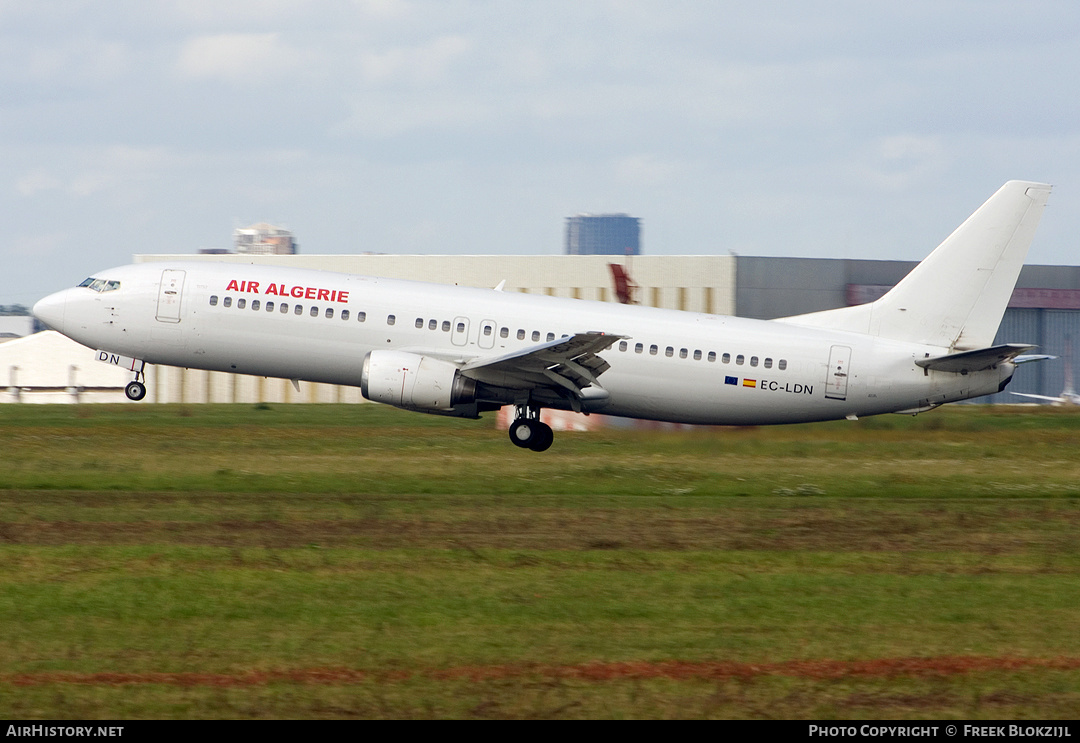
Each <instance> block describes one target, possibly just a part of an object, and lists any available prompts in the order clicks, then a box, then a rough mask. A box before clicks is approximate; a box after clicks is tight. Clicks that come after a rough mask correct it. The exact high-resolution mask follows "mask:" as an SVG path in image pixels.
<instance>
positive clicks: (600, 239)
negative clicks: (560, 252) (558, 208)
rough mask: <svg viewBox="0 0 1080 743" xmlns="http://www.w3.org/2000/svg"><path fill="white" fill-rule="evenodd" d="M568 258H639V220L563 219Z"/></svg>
mask: <svg viewBox="0 0 1080 743" xmlns="http://www.w3.org/2000/svg"><path fill="white" fill-rule="evenodd" d="M566 254H567V255H641V220H640V219H638V218H637V217H631V216H629V215H626V214H576V215H574V216H573V217H567V218H566Z"/></svg>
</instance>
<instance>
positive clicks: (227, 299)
mask: <svg viewBox="0 0 1080 743" xmlns="http://www.w3.org/2000/svg"><path fill="white" fill-rule="evenodd" d="M222 304H223V305H225V306H226V307H232V297H225V301H224V302H222Z"/></svg>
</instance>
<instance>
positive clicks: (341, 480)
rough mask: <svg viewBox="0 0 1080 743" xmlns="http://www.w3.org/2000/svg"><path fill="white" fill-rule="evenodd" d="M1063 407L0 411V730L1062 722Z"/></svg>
mask: <svg viewBox="0 0 1080 743" xmlns="http://www.w3.org/2000/svg"><path fill="white" fill-rule="evenodd" d="M1078 440H1080V414H1078V413H1077V412H1075V411H1069V410H1064V409H1045V408H1034V407H1026V406H1024V407H1010V408H989V407H956V408H951V409H943V410H938V411H935V412H933V413H930V414H926V415H923V416H919V417H917V418H905V417H898V416H890V417H885V418H876V419H867V420H863V421H859V422H854V423H852V422H846V421H845V422H839V423H831V424H817V425H808V426H793V427H784V428H752V429H699V430H695V431H692V432H677V433H672V432H666V433H657V432H654V433H643V432H638V431H634V430H630V429H608V430H605V431H600V432H593V433H587V434H586V433H581V434H571V433H563V434H558V435H557V436H556V441H555V445H554V446H553V447H552V449H551V450H550V451H548V452H545V453H543V454H536V453H534V452H529V451H522V450H519V449H517V448H515V447H513V446H512V445H510V443H509V442H508V441H507V440H506V435H505V433H503V432H499V431H495V430H494V429H493V427H492V425H491V422H490V420H487V421H479V422H470V421H456V420H447V419H442V418H437V417H428V416H422V415H417V414H409V413H404V412H400V411H396V410H392V409H387V408H384V407H381V406H374V405H362V406H299V405H290V406H285V405H282V406H272V407H267V406H258V407H257V406H242V405H235V406H227V405H222V406H212V405H208V406H203V405H199V406H152V405H146V406H135V405H123V406H16V405H4V406H0V445H2V449H0V451H2V455H0V457H2V460H0V461H2V463H3V466H2V467H0V628H2V631H0V717H7V718H31V717H35V718H36V717H42V718H58V719H60V718H162V717H183V718H198V717H211V718H219V717H229V718H233V717H239V718H252V717H270V718H278V717H290V718H292V717H301V718H303V717H346V718H347V717H362V718H369V717H500V718H502V717H541V718H551V717H587V718H594V717H616V718H628V717H636V718H641V717H649V718H654V717H660V718H664V717H714V718H715V717H718V718H729V717H755V718H760V717H778V718H819V719H820V718H872V719H882V718H947V717H956V718H1041V719H1048V718H1060V719H1076V718H1077V717H1080V633H1078V632H1077V631H1076V628H1077V627H1080V580H1078V578H1080V458H1078V457H1077V456H1076V452H1077V442H1078Z"/></svg>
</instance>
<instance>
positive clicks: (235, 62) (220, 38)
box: [176, 33, 306, 85]
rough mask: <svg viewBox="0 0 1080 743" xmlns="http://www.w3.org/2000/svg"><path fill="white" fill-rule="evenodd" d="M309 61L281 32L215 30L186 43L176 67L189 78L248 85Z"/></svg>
mask: <svg viewBox="0 0 1080 743" xmlns="http://www.w3.org/2000/svg"><path fill="white" fill-rule="evenodd" d="M305 61H306V55H305V54H304V53H302V52H300V51H299V50H297V49H295V48H293V47H291V46H289V45H287V44H285V43H284V42H283V41H282V40H281V34H279V33H237V34H212V35H208V36H198V37H196V38H193V39H189V40H188V41H187V42H186V43H184V45H183V47H182V48H181V49H180V55H179V58H178V59H177V62H176V69H177V71H178V72H179V73H180V74H181V75H183V76H185V77H189V78H203V79H217V80H222V81H225V82H229V83H235V84H240V85H244V84H252V83H263V82H268V81H271V80H273V79H275V78H277V77H278V76H279V75H281V74H283V73H288V72H291V71H293V70H296V69H297V68H299V67H301V66H302V65H303V64H304V63H305Z"/></svg>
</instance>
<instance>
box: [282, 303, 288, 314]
mask: <svg viewBox="0 0 1080 743" xmlns="http://www.w3.org/2000/svg"><path fill="white" fill-rule="evenodd" d="M288 311H289V305H287V304H286V303H285V302H282V303H281V314H283V315H284V314H285V313H286V312H288Z"/></svg>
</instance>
